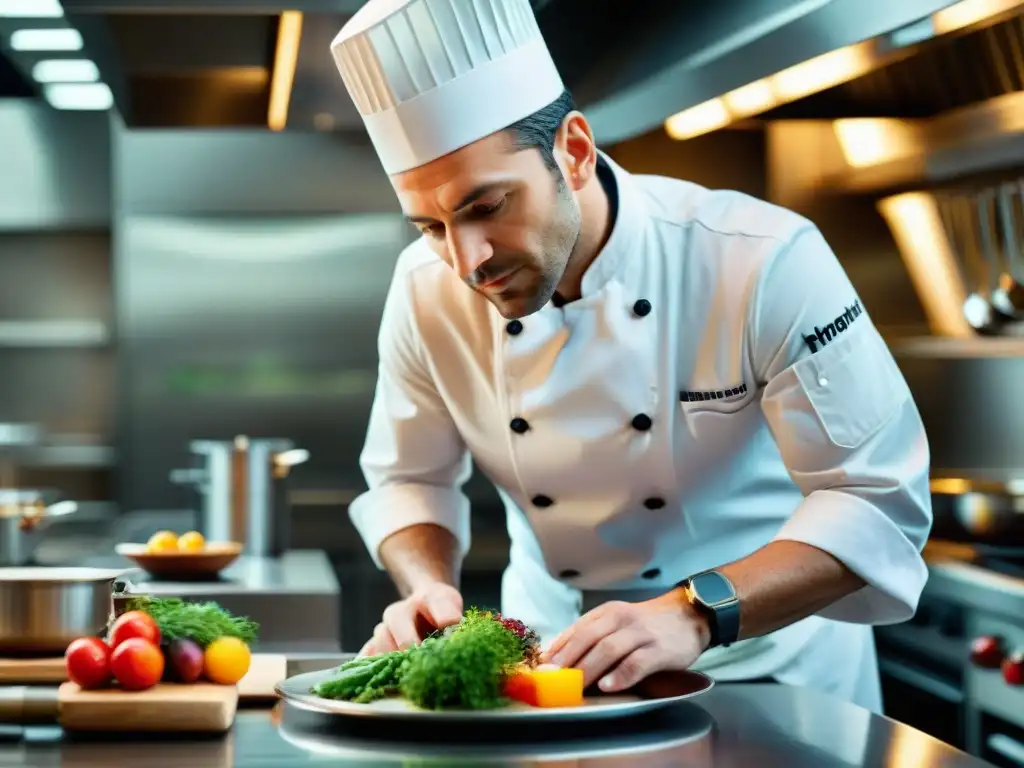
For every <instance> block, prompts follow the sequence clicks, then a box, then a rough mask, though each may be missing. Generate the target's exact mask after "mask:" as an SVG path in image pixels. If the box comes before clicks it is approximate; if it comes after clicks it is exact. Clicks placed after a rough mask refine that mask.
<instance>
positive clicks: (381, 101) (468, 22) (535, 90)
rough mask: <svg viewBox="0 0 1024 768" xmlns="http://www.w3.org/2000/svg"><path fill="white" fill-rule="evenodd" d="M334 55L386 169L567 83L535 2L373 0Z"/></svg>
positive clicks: (422, 160) (516, 116) (451, 145)
mask: <svg viewBox="0 0 1024 768" xmlns="http://www.w3.org/2000/svg"><path fill="white" fill-rule="evenodd" d="M331 53H332V54H333V56H334V61H335V63H336V64H337V65H338V69H339V70H340V72H341V77H342V79H343V80H344V81H345V86H346V88H348V92H349V94H350V95H351V96H352V100H353V101H354V102H355V104H356V107H357V108H358V110H359V113H360V114H361V115H362V117H363V121H364V123H365V124H366V130H367V132H368V133H369V134H370V139H371V140H372V141H373V145H374V147H375V148H376V150H377V154H378V155H379V157H380V159H381V162H382V163H383V165H384V169H385V170H386V171H387V173H388V174H389V175H390V174H395V173H401V172H402V171H407V170H409V169H411V168H416V167H418V166H421V165H424V164H426V163H429V162H430V161H431V160H436V159H437V158H439V157H441V156H443V155H446V154H448V153H449V152H454V151H455V150H457V149H460V148H461V147H464V146H466V145H467V144H472V143H473V142H474V141H477V140H479V139H482V138H484V137H485V136H489V135H490V134H492V133H495V132H496V131H500V130H502V129H504V128H507V127H509V126H510V125H512V124H513V123H515V122H517V121H519V120H522V119H523V118H524V117H527V116H529V115H532V114H533V113H534V112H536V111H537V110H539V109H541V108H542V107H545V106H547V105H548V104H550V103H551V102H553V101H554V100H555V99H557V98H558V97H559V96H560V95H561V94H562V91H563V89H564V86H563V85H562V78H561V77H560V76H559V74H558V70H557V68H556V67H555V63H554V61H553V60H552V58H551V54H550V52H549V51H548V49H547V46H546V45H545V43H544V39H543V37H542V36H541V33H540V29H539V28H538V27H537V20H536V18H534V15H533V9H532V8H531V7H530V2H529V0H368V2H367V3H366V4H365V5H364V6H363V7H362V8H360V10H359V11H358V12H356V14H355V15H354V16H353V17H352V18H351V19H350V20H349V21H348V23H347V24H345V26H344V27H343V28H342V30H341V32H339V33H338V35H337V37H335V38H334V41H333V42H332V43H331Z"/></svg>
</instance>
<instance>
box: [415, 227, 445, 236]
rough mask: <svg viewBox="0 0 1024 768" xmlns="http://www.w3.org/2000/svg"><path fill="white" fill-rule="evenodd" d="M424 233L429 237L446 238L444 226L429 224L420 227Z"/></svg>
mask: <svg viewBox="0 0 1024 768" xmlns="http://www.w3.org/2000/svg"><path fill="white" fill-rule="evenodd" d="M420 232H422V233H423V234H424V235H426V236H427V237H433V238H439V237H444V225H443V224H427V225H425V226H422V227H420Z"/></svg>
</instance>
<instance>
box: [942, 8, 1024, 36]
mask: <svg viewBox="0 0 1024 768" xmlns="http://www.w3.org/2000/svg"><path fill="white" fill-rule="evenodd" d="M1018 5H1020V2H1019V0H961V2H959V3H956V4H955V5H950V6H947V7H946V8H943V9H942V10H940V11H936V12H935V13H934V14H933V15H932V22H933V23H934V24H935V31H936V33H938V34H940V35H944V34H946V33H948V32H955V31H956V30H958V29H963V28H964V27H969V26H971V25H973V24H977V23H978V22H979V21H985V20H986V19H989V18H991V17H993V16H997V15H1000V14H1003V13H1009V12H1012V11H1015V10H1017V6H1018Z"/></svg>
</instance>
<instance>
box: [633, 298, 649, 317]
mask: <svg viewBox="0 0 1024 768" xmlns="http://www.w3.org/2000/svg"><path fill="white" fill-rule="evenodd" d="M633 314H634V315H636V316H637V317H647V316H648V315H649V314H651V302H649V301H648V300H647V299H637V302H636V304H634V305H633Z"/></svg>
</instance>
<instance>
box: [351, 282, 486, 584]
mask: <svg viewBox="0 0 1024 768" xmlns="http://www.w3.org/2000/svg"><path fill="white" fill-rule="evenodd" d="M413 312H414V298H413V296H412V295H411V291H410V290H409V289H408V275H404V274H402V273H401V272H399V273H398V274H396V276H395V278H394V280H393V281H392V285H391V288H390V290H389V291H388V297H387V299H386V301H385V304H384V315H383V318H382V320H381V328H380V333H379V337H378V354H379V364H378V372H377V385H376V389H375V392H374V399H373V405H372V407H371V409H370V422H369V427H368V430H367V435H366V441H365V444H364V447H363V450H362V454H361V456H360V466H361V468H362V471H363V475H364V477H365V478H366V482H367V485H368V488H369V489H368V490H367V491H366V492H365V493H363V494H362V495H360V496H359V497H358V498H356V499H355V500H354V501H353V502H352V504H351V506H350V507H349V515H350V517H351V519H352V522H353V523H354V525H355V527H356V530H357V531H358V532H359V535H360V536H361V537H362V539H363V541H364V543H365V544H366V548H367V549H368V550H369V552H370V555H371V557H372V558H373V561H374V563H376V565H377V567H378V568H380V567H382V564H381V562H380V557H379V548H380V544H381V542H382V541H384V539H386V538H387V537H388V536H390V535H392V534H394V533H397V532H398V531H401V530H402V529H404V528H408V527H411V526H413V525H418V524H422V523H433V524H435V525H438V526H441V527H443V528H446V529H448V530H449V531H451V532H452V534H454V536H455V537H456V539H457V540H458V542H459V546H460V552H461V554H462V555H463V556H464V555H465V553H466V552H467V551H468V550H469V545H470V533H469V532H470V525H469V501H468V499H467V498H466V496H465V495H464V494H463V493H462V490H461V488H462V485H463V484H465V482H466V481H467V480H468V479H469V476H470V474H471V472H472V465H471V462H470V457H469V453H468V451H467V450H466V447H465V445H464V443H463V442H462V439H461V437H460V435H459V433H458V431H457V430H456V428H455V424H454V423H453V421H452V418H451V415H450V414H449V412H448V409H447V407H446V405H445V403H444V401H443V400H442V398H441V396H440V395H439V394H438V392H437V389H436V387H435V385H434V381H433V377H432V375H431V372H430V368H429V366H428V364H427V360H426V357H425V355H424V354H423V347H422V345H421V342H420V336H419V330H418V329H417V328H416V327H415V324H414V322H413V319H412V318H413Z"/></svg>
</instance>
